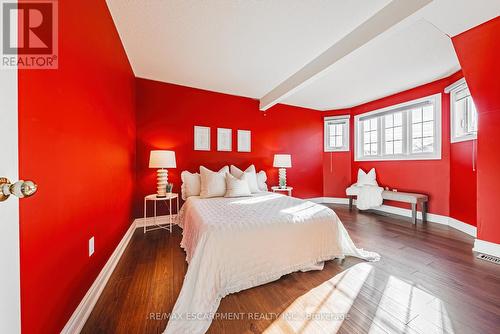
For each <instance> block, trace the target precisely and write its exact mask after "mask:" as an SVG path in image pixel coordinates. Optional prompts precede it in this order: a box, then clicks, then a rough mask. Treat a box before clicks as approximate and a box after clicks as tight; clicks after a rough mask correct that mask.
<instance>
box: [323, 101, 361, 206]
mask: <svg viewBox="0 0 500 334" xmlns="http://www.w3.org/2000/svg"><path fill="white" fill-rule="evenodd" d="M350 114H351V109H339V110H335V111H329V112H327V113H323V115H324V116H325V115H328V116H340V115H350ZM351 123H352V120H351ZM350 143H351V145H350V151H348V152H324V153H323V194H324V195H323V196H326V197H340V198H343V197H346V194H345V190H346V188H347V187H349V186H350V185H351V184H352V178H351V159H352V155H351V152H352V150H353V143H354V137H353V132H352V129H351V130H350Z"/></svg>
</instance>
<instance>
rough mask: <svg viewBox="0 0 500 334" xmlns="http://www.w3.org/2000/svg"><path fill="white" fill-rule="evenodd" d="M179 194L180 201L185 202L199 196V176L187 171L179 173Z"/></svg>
mask: <svg viewBox="0 0 500 334" xmlns="http://www.w3.org/2000/svg"><path fill="white" fill-rule="evenodd" d="M181 180H182V186H181V192H182V199H183V200H186V199H187V198H188V197H191V196H200V191H201V179H200V174H198V173H190V172H188V171H187V170H185V171H183V172H182V173H181Z"/></svg>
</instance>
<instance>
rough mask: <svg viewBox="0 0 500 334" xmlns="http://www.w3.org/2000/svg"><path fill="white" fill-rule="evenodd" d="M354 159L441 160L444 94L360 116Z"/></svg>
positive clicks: (356, 132)
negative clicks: (442, 100)
mask: <svg viewBox="0 0 500 334" xmlns="http://www.w3.org/2000/svg"><path fill="white" fill-rule="evenodd" d="M354 126H355V160H356V161H362V160H426V159H441V94H436V95H432V96H428V97H425V98H421V99H418V100H414V101H409V102H405V103H401V104H398V105H395V106H390V107H387V108H383V109H380V110H375V111H371V112H368V113H365V114H361V115H357V116H355V119H354Z"/></svg>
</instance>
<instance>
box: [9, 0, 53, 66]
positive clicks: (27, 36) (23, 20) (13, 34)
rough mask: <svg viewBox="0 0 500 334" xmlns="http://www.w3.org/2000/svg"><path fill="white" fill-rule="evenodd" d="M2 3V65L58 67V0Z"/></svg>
mask: <svg viewBox="0 0 500 334" xmlns="http://www.w3.org/2000/svg"><path fill="white" fill-rule="evenodd" d="M1 4H2V6H1V10H2V13H1V18H2V25H1V29H2V33H1V36H2V42H1V46H2V59H1V66H2V68H16V67H18V68H21V69H55V68H57V65H58V62H57V50H58V48H57V46H58V45H57V42H58V40H57V37H58V35H57V30H58V26H57V22H58V20H57V0H39V1H34V0H18V1H17V3H16V2H12V1H6V0H3V1H2V3H1Z"/></svg>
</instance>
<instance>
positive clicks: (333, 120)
mask: <svg viewBox="0 0 500 334" xmlns="http://www.w3.org/2000/svg"><path fill="white" fill-rule="evenodd" d="M349 118H350V116H349V115H344V116H332V117H325V152H341V151H349Z"/></svg>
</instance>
